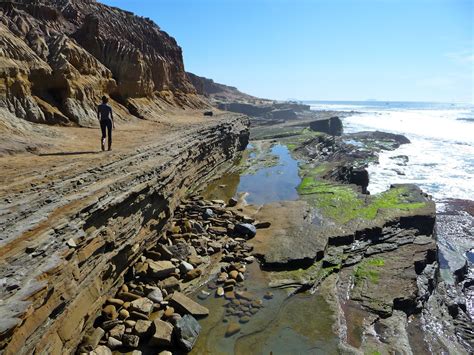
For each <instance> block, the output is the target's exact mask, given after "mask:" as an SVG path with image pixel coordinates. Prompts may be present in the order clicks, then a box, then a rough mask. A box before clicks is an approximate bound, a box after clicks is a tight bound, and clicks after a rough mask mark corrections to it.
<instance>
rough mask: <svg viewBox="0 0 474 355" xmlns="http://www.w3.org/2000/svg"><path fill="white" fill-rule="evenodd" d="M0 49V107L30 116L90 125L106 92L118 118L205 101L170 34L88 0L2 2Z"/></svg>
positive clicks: (34, 119)
mask: <svg viewBox="0 0 474 355" xmlns="http://www.w3.org/2000/svg"><path fill="white" fill-rule="evenodd" d="M0 48H1V49H0V108H5V109H7V110H8V111H10V112H12V113H14V114H15V116H17V117H20V118H23V119H26V120H28V121H32V122H42V123H49V124H79V125H90V124H92V123H93V122H95V121H96V120H95V107H96V105H97V104H98V103H99V102H100V97H101V96H102V95H104V94H106V95H109V96H110V97H111V98H113V100H112V102H111V103H112V106H114V108H115V111H116V116H117V117H119V118H124V119H125V118H126V117H127V116H129V115H130V114H132V115H134V116H137V117H140V118H149V119H150V118H151V116H152V115H153V114H156V113H157V112H163V110H164V109H166V108H168V107H205V106H206V103H205V102H204V101H202V100H201V99H200V98H199V97H198V96H197V95H196V91H195V89H194V86H193V85H192V84H191V83H190V81H189V80H188V77H187V76H186V73H185V71H184V65H183V59H182V53H181V48H180V47H179V46H178V44H177V43H176V41H175V40H174V38H172V37H170V36H169V35H168V34H167V33H165V32H164V31H161V30H160V28H159V27H158V26H157V25H156V24H155V23H153V22H152V21H151V20H150V19H146V18H142V17H138V16H135V15H133V14H132V13H130V12H127V11H123V10H120V9H117V8H114V7H110V6H106V5H103V4H100V3H98V2H96V1H93V0H76V1H69V0H53V1H43V0H40V1H32V0H17V1H3V2H0Z"/></svg>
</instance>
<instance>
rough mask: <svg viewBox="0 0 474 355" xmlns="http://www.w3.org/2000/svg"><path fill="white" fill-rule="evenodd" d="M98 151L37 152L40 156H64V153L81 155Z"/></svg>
mask: <svg viewBox="0 0 474 355" xmlns="http://www.w3.org/2000/svg"><path fill="white" fill-rule="evenodd" d="M99 153H100V152H98V151H85V152H57V153H40V154H38V155H39V156H40V157H47V156H55V155H57V156H64V155H83V154H99Z"/></svg>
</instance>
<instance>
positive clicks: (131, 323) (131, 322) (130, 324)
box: [123, 319, 137, 328]
mask: <svg viewBox="0 0 474 355" xmlns="http://www.w3.org/2000/svg"><path fill="white" fill-rule="evenodd" d="M123 324H125V326H126V327H127V328H133V327H135V324H137V322H136V321H134V320H131V319H127V320H126V321H125V322H123Z"/></svg>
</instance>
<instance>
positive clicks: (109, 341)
mask: <svg viewBox="0 0 474 355" xmlns="http://www.w3.org/2000/svg"><path fill="white" fill-rule="evenodd" d="M122 345H123V343H122V342H121V341H120V340H118V339H115V338H114V337H111V336H109V339H107V346H108V347H109V348H110V349H112V350H113V349H116V348H118V347H121V346H122Z"/></svg>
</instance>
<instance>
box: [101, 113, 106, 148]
mask: <svg viewBox="0 0 474 355" xmlns="http://www.w3.org/2000/svg"><path fill="white" fill-rule="evenodd" d="M100 129H101V131H102V140H101V148H102V150H105V137H106V136H107V123H106V122H105V121H103V120H101V121H100Z"/></svg>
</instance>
